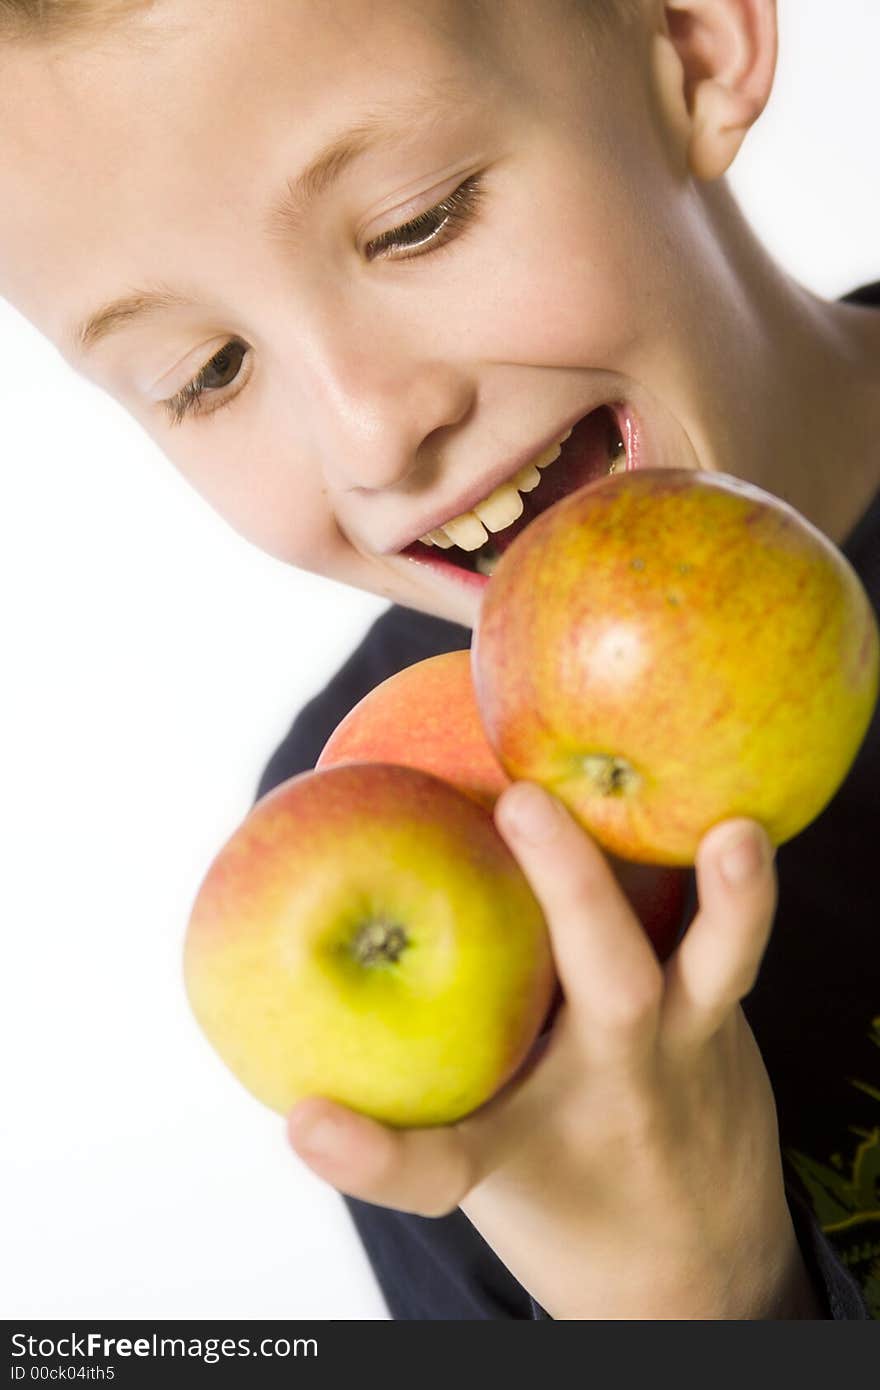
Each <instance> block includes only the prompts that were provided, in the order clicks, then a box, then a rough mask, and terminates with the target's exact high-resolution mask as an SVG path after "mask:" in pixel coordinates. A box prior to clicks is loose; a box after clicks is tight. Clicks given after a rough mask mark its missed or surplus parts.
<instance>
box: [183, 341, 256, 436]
mask: <svg viewBox="0 0 880 1390" xmlns="http://www.w3.org/2000/svg"><path fill="white" fill-rule="evenodd" d="M247 351H248V349H247V344H245V343H242V342H241V341H240V340H239V339H238V338H233V339H230V341H229V342H228V343H224V344H223V347H222V348H221V349H220V351H219V352H215V353H214V356H213V357H212V358H210V360H209V361H207V362H206V363H205V365H204V367H202V368H201V370H200V371H198V372H196V374H195V376H194V377H193V379H192V381H188V382H187V383H186V385H185V386H184V387H182V389H181V390H180V391H178V392H177V394H176V395H174V396H172V397H171V398H170V399H169V400H167V401H163V402H162V404H163V405H164V407H165V409H166V410H167V411H168V414H169V415H170V416H171V423H172V424H173V425H179V424H180V422H181V420H182V419H183V418H184V416H185V415H188V414H193V415H197V414H199V413H200V412H201V413H204V412H205V411H206V406H205V404H204V397H205V395H206V393H207V394H208V395H214V394H215V393H216V392H219V391H222V389H223V387H224V386H230V385H231V384H232V382H233V381H235V379H236V377H237V376H238V375H239V373H240V371H241V364H242V362H243V361H244V357H245V353H246V352H247ZM225 399H226V400H231V399H232V398H231V397H226V398H225ZM221 404H225V401H221V402H220V404H218V405H212V406H211V407H210V408H209V409H210V410H219V408H220V405H221Z"/></svg>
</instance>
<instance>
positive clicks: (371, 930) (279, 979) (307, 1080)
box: [184, 763, 556, 1126]
mask: <svg viewBox="0 0 880 1390" xmlns="http://www.w3.org/2000/svg"><path fill="white" fill-rule="evenodd" d="M184 978H185V984H186V990H187V993H188V996H189V1000H190V1003H191V1006H192V1008H193V1011H194V1013H195V1016H196V1019H197V1020H198V1022H199V1024H200V1025H201V1027H202V1029H203V1031H204V1033H205V1034H206V1036H207V1038H208V1040H209V1041H210V1042H211V1043H212V1044H213V1046H214V1047H215V1048H216V1050H217V1052H218V1053H219V1054H220V1056H221V1057H222V1059H223V1060H224V1061H225V1062H226V1064H227V1065H228V1066H229V1067H230V1068H231V1070H232V1071H233V1072H234V1073H235V1075H236V1076H237V1077H238V1078H239V1080H240V1081H241V1082H243V1084H244V1085H245V1086H246V1087H247V1088H248V1089H249V1090H250V1091H251V1092H252V1093H253V1094H254V1095H255V1096H257V1097H258V1098H259V1099H260V1100H262V1101H264V1102H265V1103H266V1104H267V1105H269V1106H271V1107H273V1108H274V1109H276V1110H278V1111H279V1112H281V1113H282V1114H284V1113H287V1111H289V1110H290V1109H291V1107H292V1106H293V1105H294V1104H295V1103H296V1102H297V1101H298V1100H300V1099H302V1098H303V1097H304V1096H306V1095H309V1094H317V1095H322V1096H327V1097H329V1098H331V1099H332V1100H335V1101H338V1102H339V1103H340V1104H343V1105H347V1106H350V1107H351V1108H353V1109H355V1110H359V1111H361V1112H363V1113H365V1114H368V1115H371V1116H373V1117H374V1118H376V1119H379V1120H382V1121H384V1122H386V1123H387V1124H391V1125H397V1126H410V1125H438V1124H449V1123H451V1122H453V1121H455V1120H457V1119H459V1118H461V1117H462V1116H463V1115H466V1114H468V1113H469V1112H470V1111H472V1110H474V1109H476V1108H477V1107H478V1106H479V1105H481V1104H482V1103H483V1102H485V1101H486V1100H488V1099H489V1098H490V1097H491V1096H492V1095H494V1093H495V1092H496V1091H497V1090H499V1089H500V1088H501V1087H502V1086H503V1085H504V1083H505V1082H506V1081H507V1080H508V1079H510V1078H511V1077H512V1076H513V1074H514V1073H515V1072H516V1071H517V1069H518V1068H519V1066H520V1064H521V1063H522V1062H523V1061H524V1059H525V1058H526V1056H527V1054H528V1053H529V1049H530V1047H531V1044H532V1043H533V1041H534V1039H535V1037H536V1035H537V1033H538V1031H539V1029H540V1027H541V1024H542V1022H543V1021H544V1019H545V1017H546V1015H547V1011H548V1007H549V1005H550V1001H551V998H552V995H553V989H554V985H555V980H556V976H555V971H554V968H553V961H552V956H551V951H550V942H549V935H548V932H547V928H546V924H545V922H544V918H543V915H542V912H541V909H540V906H539V904H538V902H537V900H536V898H535V897H534V895H533V893H532V890H531V888H530V887H529V884H528V882H527V880H526V878H525V876H524V874H523V873H522V871H521V869H520V868H519V865H518V864H517V862H516V860H515V859H514V857H513V855H512V854H511V852H510V850H509V849H508V847H507V845H506V844H505V842H504V840H503V839H502V837H501V836H500V834H499V833H498V831H497V830H496V828H495V825H494V823H493V821H492V817H491V815H490V814H489V813H488V812H487V811H486V810H485V809H484V808H483V807H481V806H479V805H478V804H477V803H476V802H475V801H474V800H473V799H472V798H470V797H468V796H465V795H464V794H463V793H461V792H460V791H458V790H457V789H456V788H454V787H452V786H450V785H448V784H447V783H446V782H444V781H442V780H441V779H439V778H437V777H434V776H431V775H430V774H428V773H425V772H421V771H417V770H415V769H413V768H407V767H400V766H391V765H388V764H384V763H371V764H367V763H353V764H347V765H344V766H336V767H331V768H326V769H323V770H321V771H316V772H307V773H303V774H301V775H300V776H298V777H293V778H291V779H290V780H289V781H287V782H284V783H282V784H281V786H279V787H276V788H275V789H274V790H273V791H271V792H269V793H268V794H267V795H266V796H264V797H262V798H261V800H260V801H258V802H257V803H256V805H255V806H254V807H253V808H252V809H251V811H250V813H249V814H248V816H247V817H246V818H245V820H244V821H243V822H242V824H241V825H240V826H239V827H238V829H237V830H236V831H235V832H234V834H233V835H232V836H231V838H230V839H229V840H228V841H227V843H226V844H225V845H224V846H223V848H222V849H221V850H220V852H219V853H218V855H217V856H216V858H215V859H214V861H213V862H212V864H211V865H210V867H209V869H208V872H207V874H206V876H205V878H204V880H203V882H202V884H201V887H200V888H199V891H198V894H197V897H196V900H195V903H194V906H193V908H192V912H191V915H190V920H189V925H188V930H187V935H186V942H185V949H184Z"/></svg>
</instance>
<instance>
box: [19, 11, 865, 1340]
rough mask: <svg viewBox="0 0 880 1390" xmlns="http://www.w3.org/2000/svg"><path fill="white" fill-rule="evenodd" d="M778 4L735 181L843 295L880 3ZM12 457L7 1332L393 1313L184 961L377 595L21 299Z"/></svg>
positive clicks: (340, 1212)
mask: <svg viewBox="0 0 880 1390" xmlns="http://www.w3.org/2000/svg"><path fill="white" fill-rule="evenodd" d="M780 9H781V29H782V41H781V56H780V66H779V72H778V77H777V83H776V88H775V91H774V95H773V98H772V101H771V104H770V107H769V109H768V111H767V113H766V114H765V116H764V117H763V118H762V121H761V123H760V125H759V127H758V128H757V129H756V130H755V131H754V132H753V133H752V134H751V135H750V137H749V139H748V141H747V143H746V147H745V149H744V151H743V153H742V155H741V156H740V159H739V161H738V163H737V166H736V170H735V174H734V177H733V180H732V182H733V184H734V187H735V188H736V190H737V192H738V193H739V195H740V198H741V201H742V202H743V205H744V207H745V209H746V211H747V213H748V215H749V216H750V218H751V219H752V221H753V223H754V224H755V225H756V227H757V229H758V230H759V232H760V233H761V234H762V235H763V237H764V238H765V240H766V242H767V244H768V245H769V247H770V249H771V251H772V252H773V253H774V254H775V255H776V256H777V257H778V259H779V260H781V262H782V263H783V264H784V265H786V266H787V267H788V268H789V269H790V270H791V271H792V272H793V273H794V274H795V275H797V276H798V277H799V278H800V279H801V280H802V281H803V282H804V283H805V284H807V285H808V286H810V287H811V288H812V289H814V290H816V291H818V292H820V293H822V294H825V295H828V296H834V295H838V294H840V293H843V292H844V291H846V290H847V289H849V288H852V287H853V286H855V285H857V284H860V283H864V282H866V281H869V280H873V279H877V278H880V176H878V168H880V98H878V68H877V64H878V57H880V4H878V3H877V0H834V3H833V4H832V3H829V0H782V3H781V6H780ZM0 456H2V468H0V565H2V576H0V577H2V616H0V623H2V633H0V638H2V656H3V663H4V672H5V674H4V675H3V678H2V685H0V691H2V711H0V713H2V718H0V768H2V778H0V861H2V882H0V920H2V938H0V941H2V956H0V962H2V964H0V991H2V994H0V1028H2V1038H0V1046H2V1057H3V1071H4V1073H5V1075H4V1079H3V1095H2V1105H0V1125H2V1171H0V1194H2V1196H0V1203H2V1207H3V1211H2V1230H3V1240H2V1246H3V1256H4V1258H3V1269H2V1271H0V1281H2V1282H0V1315H2V1316H4V1317H7V1318H12V1317H16V1318H51V1317H59V1318H74V1317H76V1318H84V1317H92V1318H94V1317H98V1316H99V1317H101V1318H102V1319H109V1318H125V1317H136V1318H144V1319H150V1318H163V1317H168V1318H184V1317H193V1318H200V1317H205V1318H218V1319H219V1318H258V1317H318V1318H384V1317H386V1316H387V1314H386V1311H385V1307H384V1303H383V1301H382V1299H381V1296H380V1295H379V1292H378V1290H377V1288H376V1286H375V1285H374V1283H373V1280H372V1276H371V1274H370V1271H369V1266H368V1264H367V1261H366V1257H365V1256H364V1254H363V1252H362V1250H361V1247H360V1244H359V1242H358V1240H357V1237H356V1235H355V1233H354V1230H353V1227H352V1226H351V1224H350V1221H349V1217H348V1215H347V1212H346V1210H345V1208H344V1206H343V1204H342V1201H341V1199H340V1198H339V1197H338V1196H337V1194H336V1193H335V1192H333V1191H332V1190H330V1189H329V1188H327V1187H325V1186H324V1185H323V1184H322V1183H320V1182H319V1181H318V1180H317V1179H316V1178H314V1177H313V1176H312V1175H311V1174H310V1173H309V1172H308V1170H306V1169H305V1168H304V1167H303V1166H302V1165H301V1164H300V1163H299V1161H298V1160H297V1159H296V1157H295V1156H294V1154H293V1153H292V1151H291V1150H290V1149H289V1148H288V1147H287V1145H286V1143H285V1140H284V1135H283V1124H282V1122H281V1121H280V1119H279V1118H278V1117H277V1116H276V1115H274V1114H273V1113H271V1112H269V1111H268V1110H266V1109H264V1108H263V1107H262V1106H261V1105H259V1104H258V1103H257V1102H256V1101H254V1100H252V1099H251V1098H250V1096H249V1095H248V1094H247V1093H246V1092H245V1091H244V1090H243V1089H242V1088H241V1087H240V1086H239V1085H238V1083H237V1082H236V1081H234V1079H233V1078H232V1077H231V1075H230V1074H229V1073H227V1072H226V1070H225V1069H224V1068H223V1066H222V1065H221V1063H220V1062H219V1061H217V1060H216V1058H215V1057H214V1055H213V1053H212V1052H211V1051H210V1050H209V1048H208V1046H207V1044H206V1043H205V1042H203V1040H202V1038H201V1036H200V1034H199V1033H198V1032H197V1030H196V1027H195V1025H194V1023H193V1022H192V1021H191V1019H190V1015H189V1010H188V1006H187V1003H186V999H185V996H184V993H183V989H182V984H181V968H180V951H181V942H182V938H183V933H184V929H185V925H186V920H187V916H188V911H189V908H190V906H191V904H192V900H193V897H194V895H195V892H196V890H197V887H198V884H199V882H200V880H201V877H202V875H203V873H204V871H205V869H206V867H207V864H208V862H209V861H210V859H211V858H212V857H213V855H214V853H215V852H216V850H217V849H218V848H219V846H220V844H221V843H222V842H223V841H224V840H225V839H226V838H227V836H228V835H229V834H230V833H231V831H232V830H233V828H234V827H235V826H236V825H237V824H238V823H239V822H240V820H241V819H242V817H243V816H244V815H245V813H246V812H247V810H248V808H249V806H250V805H251V802H252V800H253V796H254V792H255V788H256V784H257V780H258V778H259V775H260V772H261V771H262V768H263V767H264V765H265V763H266V761H267V758H268V756H269V754H270V753H271V751H272V750H273V749H274V747H275V746H276V744H277V743H278V742H279V740H280V739H281V738H282V736H283V735H284V733H285V732H286V730H287V728H288V726H289V724H290V722H291V720H292V718H293V715H294V714H295V712H296V710H297V709H298V708H299V707H300V705H301V704H302V703H303V702H304V701H305V700H306V699H307V698H308V697H309V696H310V695H311V694H313V693H314V692H315V691H316V690H318V689H319V688H320V687H321V686H322V685H323V684H324V682H325V681H326V680H327V679H328V678H329V676H330V675H331V674H332V673H333V672H334V671H335V669H336V668H337V667H338V666H339V665H340V663H341V662H342V660H343V659H344V657H345V656H346V655H347V653H348V652H349V651H350V649H351V648H352V646H353V645H354V644H355V643H356V641H357V640H359V638H360V636H361V635H362V633H363V632H364V631H365V630H366V627H367V626H368V624H369V623H370V621H371V620H372V619H373V618H374V617H375V616H377V615H378V613H379V612H380V611H382V608H383V606H384V605H383V604H382V603H381V602H380V601H379V600H377V599H374V598H372V597H369V596H365V595H360V594H358V593H356V592H355V591H353V590H350V589H346V588H343V587H341V586H338V585H335V584H332V583H329V582H328V581H325V580H316V579H313V578H311V577H309V576H307V575H304V574H300V573H298V572H296V571H294V570H292V569H290V568H289V567H286V566H284V565H282V564H280V563H279V562H278V561H275V560H272V559H269V558H268V557H266V556H264V555H262V554H261V553H260V552H258V551H256V550H255V549H254V548H253V547H251V546H249V545H248V544H247V543H245V542H244V541H243V540H242V539H241V538H240V537H239V536H237V535H236V534H235V533H234V532H233V531H231V530H230V529H229V528H228V527H226V526H225V524H224V523H223V522H222V521H220V520H219V519H218V518H217V517H216V516H215V515H214V514H213V513H212V512H211V511H209V509H208V508H207V507H206V506H205V504H204V503H202V502H201V501H199V499H198V498H197V497H196V495H195V494H194V493H192V492H191V491H190V490H189V489H188V487H187V486H186V485H185V484H184V483H182V482H181V481H180V480H179V479H178V478H177V476H176V475H175V474H174V472H173V471H172V470H171V468H170V465H168V464H167V462H166V461H165V460H164V458H163V457H162V456H161V455H160V454H159V453H158V451H157V450H156V449H155V448H154V446H153V445H151V443H150V442H149V441H148V440H147V439H146V437H145V436H143V435H142V433H141V432H140V430H139V429H138V428H137V427H136V426H135V425H134V424H133V423H132V422H131V421H130V420H129V419H128V417H127V416H126V415H125V414H124V413H123V412H122V410H121V409H120V408H119V407H117V406H115V405H114V404H113V402H111V401H110V400H109V399H108V398H106V397H104V396H102V395H101V394H100V393H98V392H97V391H95V390H94V389H93V388H91V387H90V386H88V385H87V384H85V383H84V382H83V381H82V380H81V379H79V378H78V377H76V376H75V375H74V374H73V373H72V372H71V371H70V370H69V369H68V368H66V366H65V365H64V364H63V363H62V362H61V360H60V359H59V358H58V356H57V355H56V354H55V352H54V351H53V350H52V349H51V348H50V347H49V346H48V345H47V344H46V343H45V342H44V341H43V340H42V339H40V338H39V337H38V335H37V334H36V333H35V332H34V331H33V330H32V329H31V328H30V327H29V326H28V325H27V324H25V323H24V321H23V320H22V319H21V318H20V317H19V316H18V315H17V314H16V313H15V312H14V311H13V310H12V309H10V308H9V307H8V306H6V305H4V304H2V303H0ZM831 462H832V465H833V466H837V465H836V462H835V461H831Z"/></svg>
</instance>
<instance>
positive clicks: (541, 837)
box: [503, 782, 560, 845]
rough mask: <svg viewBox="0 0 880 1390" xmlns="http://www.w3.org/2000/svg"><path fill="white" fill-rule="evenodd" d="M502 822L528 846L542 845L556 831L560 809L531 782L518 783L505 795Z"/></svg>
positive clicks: (551, 837) (550, 838)
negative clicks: (527, 842)
mask: <svg viewBox="0 0 880 1390" xmlns="http://www.w3.org/2000/svg"><path fill="white" fill-rule="evenodd" d="M503 813H504V820H505V824H506V825H508V826H509V827H510V829H511V830H512V831H513V833H514V834H515V835H517V836H519V838H520V839H522V840H528V841H529V843H530V844H533V845H542V844H546V843H547V841H548V840H552V839H553V836H554V835H555V834H556V832H557V831H558V830H559V825H560V821H559V809H558V807H557V804H556V802H555V801H554V800H553V798H552V797H551V796H548V795H547V793H546V792H545V791H544V790H543V789H542V788H541V787H538V786H536V785H535V783H534V782H520V783H519V784H518V785H517V786H516V787H514V788H513V790H512V791H509V792H508V793H507V796H506V798H505V802H504V812H503Z"/></svg>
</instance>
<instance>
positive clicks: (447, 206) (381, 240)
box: [161, 174, 483, 425]
mask: <svg viewBox="0 0 880 1390" xmlns="http://www.w3.org/2000/svg"><path fill="white" fill-rule="evenodd" d="M482 193H483V187H482V175H481V174H471V175H470V177H469V178H466V179H465V180H464V182H463V183H460V184H459V185H458V187H457V188H456V189H454V190H453V192H452V193H448V194H447V195H446V197H445V198H441V200H440V202H439V203H435V204H434V206H433V207H432V208H428V209H427V210H426V211H425V212H420V213H419V215H418V217H414V218H412V220H411V221H409V222H404V223H403V224H402V225H401V226H400V227H394V228H392V230H391V231H388V232H383V233H382V234H381V236H377V237H374V238H373V240H372V241H369V242H367V245H366V246H365V248H364V255H365V256H366V259H367V260H368V261H374V260H396V261H409V260H414V259H415V258H416V257H417V256H425V255H428V254H429V253H430V252H432V251H438V250H439V249H440V248H441V247H443V246H446V245H447V244H448V243H449V242H450V241H453V240H454V239H455V237H456V236H459V235H460V234H461V232H462V231H464V229H465V228H466V227H467V226H468V225H469V224H470V223H471V222H472V221H473V220H474V218H475V217H476V214H477V210H478V207H479V203H480V199H481V197H482ZM401 248H404V254H403V255H400V254H397V255H390V254H389V253H390V252H395V251H399V250H400V249H401ZM406 248H409V249H408V250H407V249H406ZM231 348H241V349H242V359H241V360H242V361H243V360H244V355H245V354H246V353H247V351H248V347H247V344H246V343H243V342H242V341H241V339H240V338H230V340H229V342H228V343H224V344H223V347H222V348H221V349H220V351H219V352H215V354H214V356H213V357H211V358H210V359H209V360H208V361H207V362H206V363H205V365H204V366H203V367H202V368H201V369H200V370H199V371H198V372H196V375H195V376H194V377H193V378H192V380H190V381H188V382H187V383H186V385H185V386H184V387H182V388H181V390H180V391H178V392H177V393H176V394H175V395H173V396H171V397H169V399H168V400H165V401H162V402H161V404H162V406H164V408H165V410H166V411H167V412H168V415H169V417H170V420H171V424H172V425H179V424H181V423H182V421H183V420H184V419H185V418H186V416H188V415H194V416H195V415H212V414H213V413H214V412H215V411H217V410H222V409H223V407H224V406H227V405H231V404H232V402H233V401H234V400H235V398H236V396H237V395H238V394H239V393H238V392H237V391H236V392H235V393H234V394H233V395H231V396H226V397H224V399H223V400H221V401H219V402H218V403H217V404H216V405H210V406H208V405H205V403H204V401H205V397H206V396H212V395H214V394H215V393H216V391H217V389H218V388H217V387H209V386H208V385H207V384H206V378H207V377H208V375H209V374H210V371H211V369H212V368H215V367H216V366H217V365H218V363H222V359H223V358H224V357H226V356H227V355H228V353H229V351H230V349H231ZM220 370H221V371H222V365H221V366H220ZM238 375H239V373H238V372H236V375H235V377H233V381H235V380H237V378H238Z"/></svg>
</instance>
